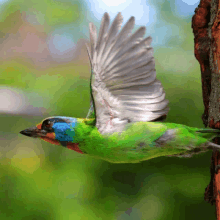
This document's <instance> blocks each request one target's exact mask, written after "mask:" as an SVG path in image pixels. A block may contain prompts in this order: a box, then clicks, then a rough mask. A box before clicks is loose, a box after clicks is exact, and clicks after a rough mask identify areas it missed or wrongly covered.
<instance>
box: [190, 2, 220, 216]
mask: <svg viewBox="0 0 220 220" xmlns="http://www.w3.org/2000/svg"><path fill="white" fill-rule="evenodd" d="M219 10H220V0H200V4H199V6H198V7H197V8H196V10H195V14H194V16H193V18H192V28H193V33H194V53H195V57H196V59H197V60H198V62H199V64H200V69H201V78H202V92H203V103H204V107H205V109H204V113H203V115H202V120H203V123H204V125H205V126H206V127H207V126H208V127H211V128H217V129H219V128H220V26H219V24H220V11H219ZM214 142H215V143H218V144H220V138H215V140H214ZM218 165H219V166H218ZM219 167H220V152H219V151H218V150H213V153H212V158H211V166H210V173H211V180H210V183H209V185H208V186H207V187H206V190H205V201H207V202H209V203H211V204H212V205H213V204H215V207H216V218H217V219H218V220H220V169H219Z"/></svg>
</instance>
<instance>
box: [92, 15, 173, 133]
mask: <svg viewBox="0 0 220 220" xmlns="http://www.w3.org/2000/svg"><path fill="white" fill-rule="evenodd" d="M122 20H123V18H122V15H121V13H118V15H117V16H116V18H115V19H114V21H113V22H112V24H111V26H110V27H109V23H110V18H109V15H108V13H105V14H104V16H103V18H102V22H101V27H100V30H99V35H98V36H97V32H96V28H95V26H94V24H93V23H90V24H89V28H90V41H91V51H90V52H89V56H90V60H91V67H92V75H91V90H92V96H93V100H94V102H93V105H94V108H95V114H96V127H97V128H98V130H99V132H100V133H101V134H105V133H108V134H109V133H110V134H111V133H114V132H120V131H122V130H123V129H124V127H125V125H126V124H127V123H130V122H137V121H155V120H157V119H158V118H161V117H162V116H165V115H167V113H168V111H169V108H168V100H166V99H165V92H164V91H163V87H162V85H161V82H160V81H159V80H157V79H156V70H155V61H154V57H153V49H152V47H150V43H151V41H152V39H151V37H147V38H144V39H143V36H144V34H145V31H146V28H145V27H140V28H139V29H138V30H137V31H136V32H135V33H133V34H132V33H131V32H132V29H133V27H134V23H135V21H134V17H131V18H130V19H129V20H128V22H127V23H126V24H125V25H124V27H123V28H122V29H121V24H122ZM120 29H121V31H120ZM119 31H120V32H119Z"/></svg>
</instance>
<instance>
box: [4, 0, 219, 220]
mask: <svg viewBox="0 0 220 220" xmlns="http://www.w3.org/2000/svg"><path fill="white" fill-rule="evenodd" d="M137 2H138V3H137V4H140V2H142V1H137ZM197 2H198V1H197ZM142 3H143V4H148V5H150V6H151V8H152V10H154V11H155V14H154V16H156V17H154V19H155V22H154V23H153V24H152V26H151V27H150V30H151V32H152V33H150V32H148V34H150V35H152V36H153V37H154V42H153V45H154V50H155V60H156V70H157V74H158V79H160V80H161V81H162V83H163V85H164V88H165V91H166V94H167V98H168V99H169V100H170V112H169V115H168V118H167V121H168V122H174V123H182V124H186V125H189V126H194V127H203V124H202V120H201V115H202V113H203V101H202V95H201V79H200V68H199V65H198V62H197V61H196V59H195V58H194V51H193V46H194V43H193V34H192V29H191V17H192V14H193V11H192V12H191V14H190V13H189V14H188V15H184V16H181V14H180V13H177V12H178V10H177V9H176V7H177V4H178V3H180V0H179V1H177V0H173V1H166V0H160V1H157V2H156V3H155V2H154V1H147V2H142ZM91 5H92V2H90V3H89V4H88V2H86V1H85V2H84V1H71V0H63V1H62V0H59V1H52V0H46V1H45V0H44V1H42V0H37V1H36V0H31V1H30V0H11V1H4V2H2V4H1V5H0V45H1V46H0V59H1V66H0V102H1V103H0V120H1V123H0V126H1V128H0V143H1V144H0V155H1V157H0V186H1V190H0V197H1V199H0V219H1V220H5V219H7V220H14V219H16V220H19V219H22V220H25V219H28V220H30V219H31V220H34V219H37V220H41V219H44V220H46V219H48V220H49V219H54V220H66V219H73V220H84V219H89V220H92V219H94V220H97V219H105V220H115V219H117V220H131V219H135V220H139V219H140V220H142V219H143V220H157V219H159V220H165V219H169V220H170V219H180V220H181V219H200V220H202V219H215V214H214V213H215V209H214V207H212V206H211V205H210V204H208V203H206V202H205V201H204V199H203V197H204V191H205V187H206V186H207V185H208V183H209V181H210V174H209V166H210V157H211V151H210V152H207V153H204V154H200V155H196V156H194V157H193V158H189V159H179V158H169V157H167V158H166V157H161V158H156V159H152V160H150V161H145V162H142V163H139V164H110V163H108V162H105V161H101V160H97V159H93V158H91V157H90V156H88V155H81V154H77V153H76V152H74V151H70V150H68V149H65V148H62V147H59V146H55V145H50V144H49V143H44V142H43V141H40V140H36V139H30V138H27V137H24V136H22V135H20V134H19V131H20V130H23V129H25V128H27V127H31V126H33V125H36V124H37V123H39V122H40V121H41V120H42V119H43V118H45V117H47V116H52V115H65V116H74V117H85V116H86V114H87V112H88V108H89V100H90V97H89V77H90V66H89V60H88V57H87V54H86V48H85V42H88V36H89V35H88V22H89V21H93V22H95V23H96V24H98V23H99V22H100V20H99V19H97V18H95V16H93V13H94V11H92V6H91ZM193 7H194V9H195V7H196V5H194V6H193ZM194 9H193V10H194ZM106 11H107V10H106ZM144 13H145V14H147V13H148V12H144ZM115 15H116V14H115ZM122 15H123V11H122ZM131 15H134V14H132V11H131V12H130V16H131ZM136 28H138V26H136ZM162 36H163V37H162ZM158 38H159V39H160V40H159V42H158V40H157V39H158ZM155 39H156V41H155Z"/></svg>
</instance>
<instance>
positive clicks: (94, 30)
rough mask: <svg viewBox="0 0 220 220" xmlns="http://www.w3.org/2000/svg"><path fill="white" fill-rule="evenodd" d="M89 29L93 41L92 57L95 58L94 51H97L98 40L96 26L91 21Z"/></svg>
mask: <svg viewBox="0 0 220 220" xmlns="http://www.w3.org/2000/svg"><path fill="white" fill-rule="evenodd" d="M89 30H90V42H91V58H92V60H93V58H94V53H95V47H96V42H97V32H96V27H95V25H94V24H93V23H89Z"/></svg>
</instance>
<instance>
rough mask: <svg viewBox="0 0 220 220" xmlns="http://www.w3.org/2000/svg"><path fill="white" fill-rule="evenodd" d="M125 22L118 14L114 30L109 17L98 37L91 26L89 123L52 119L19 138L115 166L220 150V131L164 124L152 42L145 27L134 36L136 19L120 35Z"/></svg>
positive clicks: (165, 109)
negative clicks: (37, 140) (219, 139)
mask: <svg viewBox="0 0 220 220" xmlns="http://www.w3.org/2000/svg"><path fill="white" fill-rule="evenodd" d="M122 20H123V17H122V15H121V13H118V15H117V16H116V17H115V19H114V21H113V22H112V24H111V26H110V27H109V23H110V17H109V15H108V13H105V14H104V16H103V18H102V21H101V26H100V30H99V34H98V36H97V32H96V28H95V26H94V24H93V23H90V24H89V29H90V41H91V50H90V49H89V48H88V47H87V49H88V54H89V58H90V63H91V79H90V88H91V105H90V106H91V107H90V110H89V113H88V115H87V118H84V119H81V118H73V117H65V116H54V117H49V118H46V119H44V120H43V121H42V122H41V123H39V124H38V125H37V126H36V127H33V128H29V129H26V130H23V131H21V132H20V133H21V134H23V135H26V136H30V137H35V138H40V139H42V140H44V141H47V142H49V143H52V144H56V145H62V146H64V147H66V148H69V149H71V150H74V151H76V152H78V153H82V154H88V155H91V156H93V157H95V158H99V159H103V160H106V161H109V162H111V163H138V162H140V161H145V160H149V159H151V158H155V157H160V156H177V157H190V156H191V155H193V154H195V153H200V152H204V151H207V150H208V149H210V148H218V149H219V148H220V146H219V145H217V144H214V143H211V142H210V141H211V140H212V139H213V138H214V137H215V136H217V135H219V130H215V129H199V128H192V127H188V126H186V125H182V124H174V123H164V122H162V121H163V120H164V119H165V118H166V115H167V113H168V111H169V108H168V100H166V99H165V92H164V90H163V86H162V85H161V82H160V81H159V80H158V79H156V70H155V61H154V57H153V49H152V47H151V46H150V44H151V41H152V38H151V37H147V38H143V36H144V35H145V31H146V28H145V27H140V28H139V29H138V30H137V31H136V32H135V33H133V34H132V30H133V28H134V24H135V19H134V17H131V18H130V19H129V20H128V21H127V23H126V24H125V25H124V27H123V28H122V29H121V25H122ZM120 29H121V30H120ZM92 117H93V118H92Z"/></svg>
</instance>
